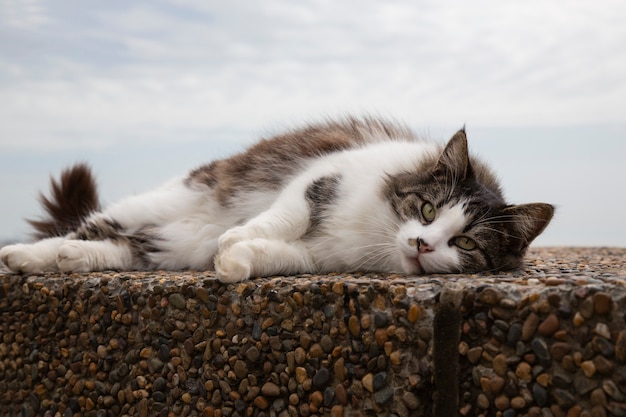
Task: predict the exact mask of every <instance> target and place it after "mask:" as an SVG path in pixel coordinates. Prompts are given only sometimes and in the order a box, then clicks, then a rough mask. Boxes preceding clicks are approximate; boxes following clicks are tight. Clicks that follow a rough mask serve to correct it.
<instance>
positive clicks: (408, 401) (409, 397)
mask: <svg viewBox="0 0 626 417" xmlns="http://www.w3.org/2000/svg"><path fill="white" fill-rule="evenodd" d="M402 402H404V404H405V405H406V406H407V408H408V409H409V410H417V408H418V407H419V406H420V400H419V399H418V398H417V396H416V395H415V394H413V393H412V392H410V391H405V392H404V394H402Z"/></svg>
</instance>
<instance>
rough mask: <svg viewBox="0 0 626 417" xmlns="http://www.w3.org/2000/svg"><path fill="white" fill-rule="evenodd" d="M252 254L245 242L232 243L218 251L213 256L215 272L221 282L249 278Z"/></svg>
mask: <svg viewBox="0 0 626 417" xmlns="http://www.w3.org/2000/svg"><path fill="white" fill-rule="evenodd" d="M253 256H254V254H253V252H252V250H251V248H250V247H248V245H246V244H245V242H239V243H236V244H233V245H232V246H230V247H229V248H228V249H226V250H222V251H220V252H218V254H217V256H216V257H215V272H216V273H217V279H219V280H220V281H221V282H226V283H227V282H240V281H245V280H246V279H248V278H250V275H251V273H252V268H251V262H252V258H253Z"/></svg>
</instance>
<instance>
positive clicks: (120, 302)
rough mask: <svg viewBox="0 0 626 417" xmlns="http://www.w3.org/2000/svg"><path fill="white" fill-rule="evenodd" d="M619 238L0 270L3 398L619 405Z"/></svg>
mask: <svg viewBox="0 0 626 417" xmlns="http://www.w3.org/2000/svg"><path fill="white" fill-rule="evenodd" d="M625 256H626V249H571V248H570V249H568V248H562V249H535V250H533V251H531V253H530V254H529V256H528V259H529V260H528V262H527V263H526V266H525V268H524V269H523V270H521V271H515V272H512V273H508V274H500V275H475V276H461V275H450V276H427V277H405V276H390V275H377V274H343V275H325V276H311V275H303V276H299V277H273V278H264V279H257V280H251V281H248V282H244V283H240V284H230V285H222V284H220V283H218V282H217V281H216V280H215V279H214V277H213V275H212V274H211V273H204V272H203V273H198V272H184V273H168V272H150V273H146V272H124V273H114V272H104V273H93V274H83V275H58V274H57V275H54V274H49V275H40V276H21V275H10V274H0V415H9V416H10V415H16V416H36V415H44V416H55V415H58V416H123V415H129V416H135V415H138V416H152V415H156V416H191V415H200V416H209V417H211V416H214V417H220V416H224V417H229V416H232V417H239V416H242V417H243V416H281V417H287V416H296V415H300V416H313V415H326V416H328V415H330V416H336V417H341V416H361V415H362V416H369V415H380V416H392V415H394V416H398V417H408V416H421V415H424V416H433V415H435V416H452V415H459V414H460V415H464V416H465V415H467V416H480V415H484V416H506V417H512V416H542V417H549V416H555V417H559V416H594V417H599V416H609V415H616V416H621V415H626V322H625V319H626V316H625V314H626V298H625V296H626V287H625V286H626V269H625V266H624V259H625Z"/></svg>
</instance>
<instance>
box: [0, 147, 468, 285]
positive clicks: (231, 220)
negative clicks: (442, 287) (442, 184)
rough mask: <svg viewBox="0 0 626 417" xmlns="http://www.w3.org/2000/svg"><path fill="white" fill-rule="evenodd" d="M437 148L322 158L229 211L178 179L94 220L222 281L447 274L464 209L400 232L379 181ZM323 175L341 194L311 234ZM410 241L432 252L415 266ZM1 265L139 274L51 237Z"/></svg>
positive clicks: (97, 244) (113, 255)
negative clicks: (313, 188)
mask: <svg viewBox="0 0 626 417" xmlns="http://www.w3.org/2000/svg"><path fill="white" fill-rule="evenodd" d="M440 149H441V148H440V147H438V146H437V145H436V144H432V143H428V142H408V141H407V142H382V143H371V144H368V145H366V146H364V147H363V148H360V149H353V150H347V151H343V152H338V153H333V154H329V155H326V156H323V157H320V158H318V159H315V160H313V161H312V162H309V163H308V165H305V166H303V171H302V172H301V173H300V174H299V175H297V176H296V177H294V178H293V179H292V180H291V181H290V182H289V183H288V184H287V185H286V186H285V187H284V188H283V189H282V190H280V191H275V192H274V191H251V192H246V193H240V194H239V195H238V196H237V200H236V202H235V203H234V204H231V205H230V207H227V208H224V207H222V206H221V205H220V204H218V203H217V201H216V199H215V198H214V195H213V192H212V190H211V189H209V188H208V187H206V186H203V185H192V186H190V185H188V184H186V183H185V182H184V180H183V179H177V180H173V181H171V182H168V183H167V184H165V185H163V186H162V187H160V188H158V189H156V190H153V191H150V192H148V193H145V194H141V195H137V196H132V197H129V198H127V199H125V200H122V201H120V202H119V203H117V204H114V205H112V206H110V207H109V208H107V209H106V210H104V211H103V212H102V213H98V214H94V216H96V217H97V216H104V217H107V218H110V219H113V220H115V221H116V222H117V223H119V224H120V225H121V226H123V228H124V230H125V233H129V234H132V232H133V231H138V230H141V229H142V228H146V227H147V228H150V231H151V233H156V235H157V236H158V238H159V239H158V240H157V241H156V244H157V245H158V247H159V251H157V252H154V253H150V255H149V256H150V262H151V264H152V267H153V268H163V269H183V268H190V269H211V268H215V269H216V271H217V275H218V277H219V278H220V279H221V280H222V281H224V282H235V281H241V280H245V279H247V278H250V277H254V276H262V275H271V274H279V273H282V274H294V273H303V272H328V271H345V270H375V271H387V272H408V273H420V272H428V271H434V270H441V266H442V265H443V266H446V267H451V268H453V267H454V266H456V264H457V263H458V256H457V254H456V251H455V250H454V249H453V248H451V247H450V246H449V245H448V241H449V239H450V238H451V237H452V236H454V234H455V233H459V231H460V229H462V227H463V222H464V219H463V213H462V209H460V208H459V207H444V208H443V209H442V210H441V211H440V213H439V218H438V219H437V221H436V222H434V223H433V224H432V225H430V226H428V227H424V226H423V225H421V224H420V223H418V222H416V221H410V222H407V223H405V224H398V222H399V220H398V218H397V216H396V215H395V213H394V212H393V211H392V209H391V207H390V204H389V202H388V201H386V199H385V196H383V195H382V192H381V191H382V188H383V185H384V178H385V176H386V175H387V174H397V173H400V172H403V171H415V170H416V169H418V167H419V166H420V162H421V161H422V160H423V159H424V158H425V157H432V156H433V155H436V154H437V153H438V152H439V151H440ZM329 175H336V176H338V177H339V178H340V181H339V189H338V190H337V195H336V199H335V201H334V202H333V203H332V204H331V205H330V206H329V207H328V209H327V212H326V218H325V219H324V222H323V224H322V226H321V227H320V228H319V230H317V231H316V232H315V233H314V234H313V235H311V234H308V233H307V232H308V230H309V227H310V224H309V220H310V213H309V206H308V203H307V201H306V200H305V198H304V196H305V192H306V190H307V187H308V186H309V185H310V184H311V183H312V182H313V181H315V180H317V179H319V178H321V177H324V176H329ZM418 236H419V237H421V238H422V239H424V240H426V241H427V242H428V243H429V245H430V246H432V247H433V248H434V249H435V250H434V251H433V252H430V253H425V254H422V255H421V256H420V258H419V264H420V265H419V266H418V265H417V263H416V262H415V261H414V258H415V257H416V254H415V248H411V247H410V246H409V245H408V240H409V239H410V238H416V237H418ZM0 259H1V260H2V262H4V263H5V264H6V265H7V266H8V267H9V268H10V269H11V270H13V271H22V272H41V271H46V270H57V269H58V270H60V271H63V272H71V271H78V272H86V271H92V270H103V269H131V268H135V267H137V266H136V265H133V259H132V254H131V251H130V249H129V248H128V247H127V246H124V245H117V244H115V243H114V242H112V241H107V240H105V241H79V240H66V239H65V238H53V239H46V240H42V241H40V242H37V243H34V244H32V245H12V246H7V247H5V248H3V249H2V250H0Z"/></svg>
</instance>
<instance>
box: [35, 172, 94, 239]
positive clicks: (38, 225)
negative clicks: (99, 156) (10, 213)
mask: <svg viewBox="0 0 626 417" xmlns="http://www.w3.org/2000/svg"><path fill="white" fill-rule="evenodd" d="M39 201H40V202H41V205H42V206H43V208H44V210H45V211H46V213H47V217H44V218H42V219H40V220H28V223H30V225H31V226H33V227H34V228H35V233H34V237H35V238H37V239H44V238H47V237H54V236H65V235H66V234H68V233H70V232H71V231H73V230H75V229H76V228H77V227H78V226H79V225H80V223H81V222H82V221H83V220H84V219H85V218H86V217H87V216H89V215H90V214H91V213H93V212H95V211H98V210H99V208H100V203H99V201H98V192H97V186H96V181H95V179H94V177H93V175H92V173H91V169H90V168H89V166H88V165H87V164H84V163H80V164H76V165H74V166H73V167H70V168H68V169H65V170H64V171H63V172H62V173H61V178H60V179H59V180H58V181H57V180H55V179H54V178H51V179H50V197H49V198H48V197H46V196H45V195H44V194H43V193H41V194H40V195H39Z"/></svg>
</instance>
